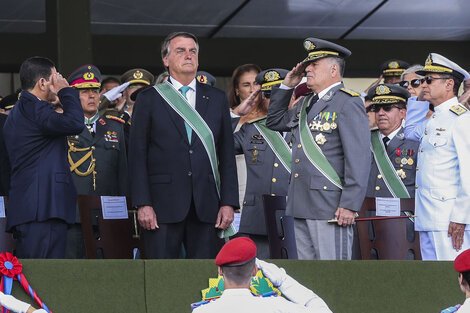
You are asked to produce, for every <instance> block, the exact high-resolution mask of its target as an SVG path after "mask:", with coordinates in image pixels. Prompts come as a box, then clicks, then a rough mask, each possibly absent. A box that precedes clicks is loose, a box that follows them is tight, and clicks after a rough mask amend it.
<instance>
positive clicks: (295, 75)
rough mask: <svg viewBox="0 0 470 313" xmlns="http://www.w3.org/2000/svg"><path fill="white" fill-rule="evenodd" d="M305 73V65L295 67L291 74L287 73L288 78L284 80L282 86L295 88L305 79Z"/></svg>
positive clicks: (298, 64) (300, 64)
mask: <svg viewBox="0 0 470 313" xmlns="http://www.w3.org/2000/svg"><path fill="white" fill-rule="evenodd" d="M304 72H305V64H303V63H297V65H296V66H294V67H293V68H292V70H291V71H290V72H289V73H287V75H286V78H284V81H283V82H282V84H284V85H285V86H287V87H290V88H294V87H295V86H297V85H298V84H299V83H300V81H301V80H302V78H303V77H304Z"/></svg>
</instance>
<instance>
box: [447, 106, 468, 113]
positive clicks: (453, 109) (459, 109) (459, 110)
mask: <svg viewBox="0 0 470 313" xmlns="http://www.w3.org/2000/svg"><path fill="white" fill-rule="evenodd" d="M449 111H451V112H452V113H454V114H457V115H462V114H464V113H465V112H467V111H468V110H467V108H466V107H464V106H463V105H460V104H456V105H453V106H452V107H451V108H450V109H449Z"/></svg>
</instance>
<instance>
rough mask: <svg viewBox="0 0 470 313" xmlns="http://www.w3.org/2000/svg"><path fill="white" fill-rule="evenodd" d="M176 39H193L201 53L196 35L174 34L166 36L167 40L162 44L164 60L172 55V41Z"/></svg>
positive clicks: (186, 33)
mask: <svg viewBox="0 0 470 313" xmlns="http://www.w3.org/2000/svg"><path fill="white" fill-rule="evenodd" d="M176 37H184V38H191V39H193V40H194V42H195V43H196V50H197V51H198V52H199V41H198V40H197V37H196V35H193V34H191V33H188V32H174V33H171V34H169V35H168V36H166V38H165V40H163V42H162V49H161V55H162V60H163V58H164V57H166V56H167V55H168V54H169V53H170V41H171V40H172V39H173V38H176Z"/></svg>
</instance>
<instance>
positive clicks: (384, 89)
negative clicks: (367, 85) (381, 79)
mask: <svg viewBox="0 0 470 313" xmlns="http://www.w3.org/2000/svg"><path fill="white" fill-rule="evenodd" d="M390 92H391V91H390V88H388V87H387V86H385V85H380V86H377V88H375V93H376V94H377V95H388V94H389V93H390Z"/></svg>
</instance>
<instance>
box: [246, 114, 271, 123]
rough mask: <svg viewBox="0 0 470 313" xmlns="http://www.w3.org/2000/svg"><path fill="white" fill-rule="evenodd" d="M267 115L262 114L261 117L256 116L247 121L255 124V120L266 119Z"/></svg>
mask: <svg viewBox="0 0 470 313" xmlns="http://www.w3.org/2000/svg"><path fill="white" fill-rule="evenodd" d="M266 117H267V116H266V115H265V116H261V117H257V118H254V119H252V120H249V121H248V122H247V123H248V124H253V123H254V122H258V121H261V120H264V119H265V118H266Z"/></svg>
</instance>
